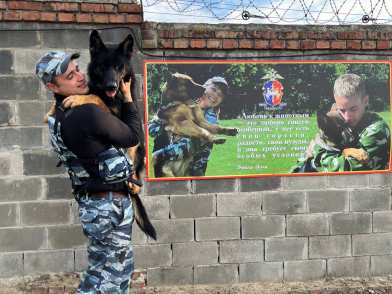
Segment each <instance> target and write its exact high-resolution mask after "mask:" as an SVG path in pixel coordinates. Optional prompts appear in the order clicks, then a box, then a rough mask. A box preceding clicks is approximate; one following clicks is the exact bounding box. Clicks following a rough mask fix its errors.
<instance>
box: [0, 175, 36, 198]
mask: <svg viewBox="0 0 392 294" xmlns="http://www.w3.org/2000/svg"><path fill="white" fill-rule="evenodd" d="M0 191H1V194H0V201H30V200H37V199H39V198H40V197H41V195H42V184H41V179H38V178H23V179H16V180H12V179H0Z"/></svg>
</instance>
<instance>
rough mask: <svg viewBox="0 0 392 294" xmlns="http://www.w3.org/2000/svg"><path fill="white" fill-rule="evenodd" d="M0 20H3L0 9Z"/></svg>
mask: <svg viewBox="0 0 392 294" xmlns="http://www.w3.org/2000/svg"><path fill="white" fill-rule="evenodd" d="M0 20H3V12H1V11H0Z"/></svg>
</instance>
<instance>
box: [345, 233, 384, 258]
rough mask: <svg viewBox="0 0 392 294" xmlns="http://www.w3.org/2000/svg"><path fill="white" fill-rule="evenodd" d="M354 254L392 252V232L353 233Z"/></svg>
mask: <svg viewBox="0 0 392 294" xmlns="http://www.w3.org/2000/svg"><path fill="white" fill-rule="evenodd" d="M352 239H353V245H352V246H353V256H361V255H386V254H391V252H392V233H389V234H388V233H387V234H366V235H353V236H352Z"/></svg>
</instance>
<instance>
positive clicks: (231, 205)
mask: <svg viewBox="0 0 392 294" xmlns="http://www.w3.org/2000/svg"><path fill="white" fill-rule="evenodd" d="M261 209H262V195H261V194H260V193H258V194H256V193H246V194H238V193H237V194H221V195H218V197H217V212H218V216H245V215H260V214H261Z"/></svg>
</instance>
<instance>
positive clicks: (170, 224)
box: [149, 219, 194, 243]
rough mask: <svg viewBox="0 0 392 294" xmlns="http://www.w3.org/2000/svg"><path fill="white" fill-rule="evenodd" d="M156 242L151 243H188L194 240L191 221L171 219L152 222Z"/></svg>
mask: <svg viewBox="0 0 392 294" xmlns="http://www.w3.org/2000/svg"><path fill="white" fill-rule="evenodd" d="M152 224H153V225H154V227H155V229H156V232H157V240H156V241H154V240H152V239H151V240H149V241H150V242H152V243H171V242H190V241H193V240H194V222H193V219H172V220H156V221H152Z"/></svg>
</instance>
